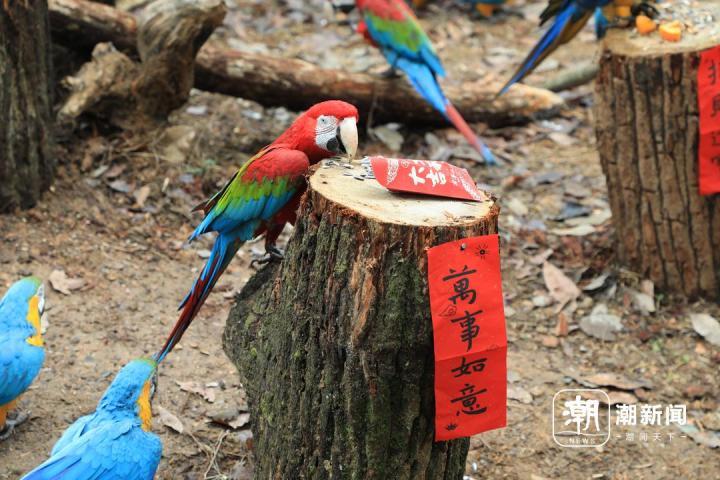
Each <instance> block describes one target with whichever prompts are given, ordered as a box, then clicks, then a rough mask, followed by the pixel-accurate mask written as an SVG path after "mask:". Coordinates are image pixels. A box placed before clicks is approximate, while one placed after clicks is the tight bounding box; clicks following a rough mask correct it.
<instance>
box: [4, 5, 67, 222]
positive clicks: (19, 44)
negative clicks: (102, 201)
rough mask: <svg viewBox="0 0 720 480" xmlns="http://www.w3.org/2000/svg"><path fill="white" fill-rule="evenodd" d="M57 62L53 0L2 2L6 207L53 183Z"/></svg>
mask: <svg viewBox="0 0 720 480" xmlns="http://www.w3.org/2000/svg"><path fill="white" fill-rule="evenodd" d="M50 75H51V62H50V31H49V25H48V11H47V2H46V1H44V0H26V1H13V2H4V3H3V4H0V118H1V119H2V120H0V213H2V212H7V211H10V210H12V209H14V208H17V207H22V208H29V207H32V206H33V205H35V203H36V202H37V201H38V199H39V198H40V194H41V193H42V192H43V191H45V190H47V189H48V188H49V187H50V184H51V182H52V179H53V175H54V168H55V162H54V160H53V158H52V153H51V142H52V133H51V126H52V123H51V119H50V118H51V117H50V111H51V97H52V95H51V83H50Z"/></svg>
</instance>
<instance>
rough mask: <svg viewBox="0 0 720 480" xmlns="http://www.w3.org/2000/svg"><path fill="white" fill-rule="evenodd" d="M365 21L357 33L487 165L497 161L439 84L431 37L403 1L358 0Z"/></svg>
mask: <svg viewBox="0 0 720 480" xmlns="http://www.w3.org/2000/svg"><path fill="white" fill-rule="evenodd" d="M355 5H356V7H357V9H358V10H359V11H360V14H361V15H362V18H363V21H362V22H361V23H360V25H359V26H358V32H359V33H360V34H362V35H363V36H364V37H365V38H366V39H367V40H368V42H370V43H371V44H372V45H374V46H376V47H377V48H378V49H379V50H380V52H382V54H383V55H384V56H385V59H386V60H387V61H388V63H389V64H390V68H391V70H393V71H394V69H396V68H398V69H400V70H402V71H403V72H404V73H405V74H406V75H407V77H408V79H409V80H410V83H411V84H412V86H413V87H414V88H415V90H416V91H417V92H418V93H419V94H420V95H421V96H422V97H423V98H424V99H425V100H426V101H427V102H428V103H429V104H430V105H432V106H433V108H435V109H436V110H437V111H439V112H440V113H442V115H444V116H445V118H446V119H447V120H448V121H450V122H451V123H452V124H453V125H454V126H455V128H456V129H457V130H458V131H459V132H460V133H461V134H462V135H463V136H464V137H465V139H466V140H467V141H468V143H470V145H471V146H472V147H473V148H474V149H475V150H477V151H478V152H479V153H480V154H481V155H482V157H483V159H484V160H485V163H486V164H488V165H496V164H497V160H496V159H495V156H494V155H493V154H492V152H491V151H490V149H489V148H488V147H487V146H486V145H485V144H484V143H483V142H482V141H481V140H480V139H479V138H478V137H477V136H476V135H475V133H474V132H473V131H472V129H471V128H470V126H469V125H468V124H467V122H465V120H464V119H463V117H462V116H461V115H460V112H458V111H457V110H456V109H455V107H454V106H453V105H452V103H450V100H448V98H447V97H446V96H445V94H444V93H443V91H442V88H441V87H440V84H439V83H438V77H440V78H442V77H444V76H445V69H444V68H443V66H442V64H441V63H440V59H439V58H438V56H437V54H436V53H435V49H434V47H433V46H432V44H431V42H430V38H429V37H428V36H427V34H426V33H425V31H424V30H423V29H422V27H421V26H420V23H419V22H418V19H417V17H415V14H414V13H413V11H412V9H411V8H410V7H409V6H408V5H407V4H406V3H405V1H404V0H356V1H355Z"/></svg>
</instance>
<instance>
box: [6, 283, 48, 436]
mask: <svg viewBox="0 0 720 480" xmlns="http://www.w3.org/2000/svg"><path fill="white" fill-rule="evenodd" d="M44 306H45V295H44V288H43V285H42V282H41V281H40V280H39V279H38V278H35V277H27V278H23V279H22V280H20V281H18V282H16V283H15V284H14V285H12V286H11V287H10V289H9V290H8V291H7V293H6V294H5V296H4V297H3V298H2V300H0V440H4V439H5V438H7V437H8V436H9V435H10V433H12V430H13V428H14V427H15V426H16V425H18V424H20V423H21V422H23V421H24V420H26V419H27V415H24V414H19V415H18V417H17V418H15V419H13V420H10V419H8V418H7V414H8V412H9V411H10V410H12V409H13V408H15V405H16V403H17V401H18V399H19V398H20V395H22V394H23V392H25V390H27V388H28V387H29V386H30V384H31V383H32V382H33V380H35V377H36V376H37V374H38V372H40V368H41V367H42V364H43V361H44V360H45V349H44V348H43V339H42V333H41V330H40V316H41V315H42V312H43V308H44Z"/></svg>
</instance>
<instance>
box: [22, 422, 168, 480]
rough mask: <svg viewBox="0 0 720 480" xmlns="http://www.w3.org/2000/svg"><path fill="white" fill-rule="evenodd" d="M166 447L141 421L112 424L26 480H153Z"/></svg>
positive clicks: (84, 437) (73, 445) (73, 444)
mask: <svg viewBox="0 0 720 480" xmlns="http://www.w3.org/2000/svg"><path fill="white" fill-rule="evenodd" d="M161 453H162V444H161V442H160V439H159V438H158V436H157V435H155V434H154V433H151V432H145V431H143V430H142V427H141V426H140V423H139V421H138V420H137V419H123V420H115V421H108V422H105V423H103V424H102V425H101V426H98V427H97V428H95V429H93V430H92V431H90V432H88V433H87V434H85V435H82V436H81V437H79V438H78V440H76V441H74V442H71V443H70V444H68V445H67V446H66V447H65V448H63V449H62V450H60V451H59V452H57V453H56V454H54V455H53V456H52V457H50V458H49V459H48V460H47V461H45V462H44V463H43V464H41V465H39V466H38V467H37V468H35V469H34V470H33V471H31V472H30V473H28V474H27V475H25V476H24V477H23V480H60V479H64V480H69V479H72V480H99V479H102V480H128V479H133V480H152V478H153V477H154V476H155V471H156V470H157V467H158V464H159V463H160V455H161Z"/></svg>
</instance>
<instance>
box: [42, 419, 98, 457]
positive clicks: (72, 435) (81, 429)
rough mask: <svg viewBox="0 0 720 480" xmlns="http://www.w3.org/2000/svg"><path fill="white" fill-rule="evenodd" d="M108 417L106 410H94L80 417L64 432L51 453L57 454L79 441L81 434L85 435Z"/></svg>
mask: <svg viewBox="0 0 720 480" xmlns="http://www.w3.org/2000/svg"><path fill="white" fill-rule="evenodd" d="M108 418H109V417H108V416H107V414H105V413H104V412H94V413H91V414H90V415H85V416H84V417H80V418H78V419H77V420H75V422H73V424H72V425H70V426H69V427H68V428H67V429H66V430H65V431H64V432H63V434H62V436H61V437H60V439H59V440H58V441H57V442H55V445H54V446H53V448H52V451H51V452H50V455H51V456H52V455H56V454H57V453H58V452H59V451H60V450H62V449H63V448H65V447H67V446H68V445H69V444H71V443H72V442H75V441H77V440H78V439H79V438H80V436H81V435H84V434H85V433H87V432H88V431H90V429H92V428H94V427H97V426H98V425H100V424H101V423H102V422H103V421H104V420H107V419H108Z"/></svg>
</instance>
